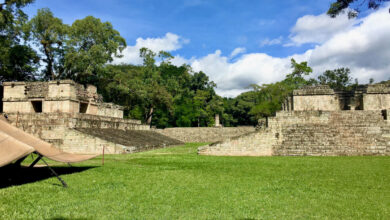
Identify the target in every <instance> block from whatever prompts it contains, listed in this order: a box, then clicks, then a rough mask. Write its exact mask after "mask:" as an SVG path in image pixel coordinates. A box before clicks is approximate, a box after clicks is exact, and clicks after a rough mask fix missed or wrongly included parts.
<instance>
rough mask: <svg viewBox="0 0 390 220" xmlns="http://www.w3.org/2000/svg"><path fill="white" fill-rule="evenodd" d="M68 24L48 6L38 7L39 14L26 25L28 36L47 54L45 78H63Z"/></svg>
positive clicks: (44, 60)
mask: <svg viewBox="0 0 390 220" xmlns="http://www.w3.org/2000/svg"><path fill="white" fill-rule="evenodd" d="M67 31H68V26H67V25H65V24H63V23H62V20H61V19H59V18H56V17H54V15H53V13H52V12H51V11H50V10H49V9H48V8H43V9H38V13H37V15H36V16H35V17H34V18H32V19H31V20H30V21H29V22H28V23H27V25H26V26H25V33H26V35H27V38H30V37H31V38H30V39H31V40H32V41H33V42H34V43H35V45H37V46H38V47H39V49H40V51H41V52H42V53H43V54H44V55H45V58H44V59H42V61H43V62H45V63H46V69H45V70H44V72H43V77H44V78H45V79H51V80H55V79H60V78H62V77H61V76H62V74H63V73H62V63H61V61H62V58H63V54H64V46H65V40H66V36H67Z"/></svg>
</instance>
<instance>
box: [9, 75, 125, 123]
mask: <svg viewBox="0 0 390 220" xmlns="http://www.w3.org/2000/svg"><path fill="white" fill-rule="evenodd" d="M3 89H4V95H3V111H4V112H7V113H16V112H19V113H33V112H35V113H40V112H44V113H54V112H64V113H86V114H91V115H104V116H109V117H117V118H123V108H122V107H121V106H118V105H115V104H112V103H104V102H102V97H101V96H100V95H98V94H97V89H96V87H95V86H92V85H87V86H83V85H80V84H77V83H75V82H74V81H72V80H61V81H50V82H4V83H3Z"/></svg>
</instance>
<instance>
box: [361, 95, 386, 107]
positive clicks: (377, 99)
mask: <svg viewBox="0 0 390 220" xmlns="http://www.w3.org/2000/svg"><path fill="white" fill-rule="evenodd" d="M363 100H364V103H363V105H364V109H365V110H377V109H390V94H364V95H363Z"/></svg>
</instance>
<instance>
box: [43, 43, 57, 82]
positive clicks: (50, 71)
mask: <svg viewBox="0 0 390 220" xmlns="http://www.w3.org/2000/svg"><path fill="white" fill-rule="evenodd" d="M43 48H44V51H45V55H46V60H47V71H48V76H51V80H55V79H56V75H55V74H54V71H53V59H52V57H51V56H50V49H49V48H48V46H47V45H43Z"/></svg>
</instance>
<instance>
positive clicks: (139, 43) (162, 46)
mask: <svg viewBox="0 0 390 220" xmlns="http://www.w3.org/2000/svg"><path fill="white" fill-rule="evenodd" d="M187 43H189V40H187V39H184V38H182V37H180V36H178V35H176V34H172V33H169V32H168V33H166V34H165V36H164V37H162V38H146V39H143V38H138V39H137V40H136V44H135V45H134V46H127V47H126V48H125V49H124V50H123V51H122V55H123V57H122V58H115V59H114V62H113V63H114V64H120V63H131V64H142V59H141V58H140V57H139V50H140V49H141V48H142V47H146V48H148V49H150V50H152V51H153V52H155V53H158V52H159V51H161V50H163V51H167V52H171V51H175V50H178V49H180V48H182V46H183V44H187Z"/></svg>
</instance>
